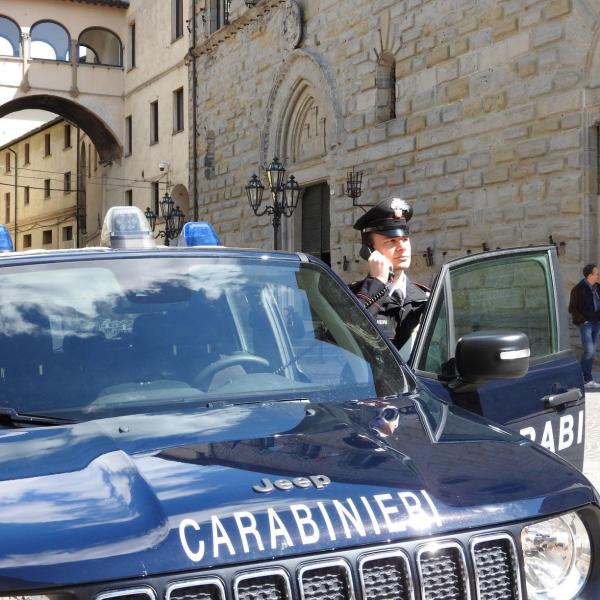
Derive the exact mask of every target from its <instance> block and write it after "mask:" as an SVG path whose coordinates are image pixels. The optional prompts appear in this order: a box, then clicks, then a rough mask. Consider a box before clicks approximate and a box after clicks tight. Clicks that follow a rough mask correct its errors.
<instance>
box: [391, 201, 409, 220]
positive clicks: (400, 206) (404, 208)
mask: <svg viewBox="0 0 600 600" xmlns="http://www.w3.org/2000/svg"><path fill="white" fill-rule="evenodd" d="M390 208H391V209H392V210H393V211H394V216H395V217H396V219H402V218H403V217H404V213H405V212H409V211H410V206H409V205H408V202H406V201H405V200H402V198H394V199H393V200H392V202H391V204H390Z"/></svg>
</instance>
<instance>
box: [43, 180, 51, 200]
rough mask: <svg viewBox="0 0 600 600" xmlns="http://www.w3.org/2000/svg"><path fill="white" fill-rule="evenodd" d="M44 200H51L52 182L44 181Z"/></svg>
mask: <svg viewBox="0 0 600 600" xmlns="http://www.w3.org/2000/svg"><path fill="white" fill-rule="evenodd" d="M44 198H46V199H48V198H50V180H49V179H44Z"/></svg>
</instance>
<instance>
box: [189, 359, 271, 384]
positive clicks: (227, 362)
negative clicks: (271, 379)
mask: <svg viewBox="0 0 600 600" xmlns="http://www.w3.org/2000/svg"><path fill="white" fill-rule="evenodd" d="M244 364H245V365H248V366H253V367H268V366H269V361H268V360H267V359H266V358H263V357H262V356H256V354H250V353H249V352H238V353H236V354H232V355H231V356H224V357H223V358H219V359H218V360H215V362H213V363H210V365H207V366H206V367H204V369H202V370H201V371H200V373H198V374H197V375H196V376H195V377H194V379H193V380H192V385H193V386H194V387H199V388H202V389H204V387H205V385H207V384H208V382H209V381H210V380H211V379H212V377H213V376H214V375H215V374H216V373H218V372H219V371H222V370H223V369H227V368H228V367H232V366H234V365H244Z"/></svg>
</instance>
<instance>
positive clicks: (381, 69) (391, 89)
mask: <svg viewBox="0 0 600 600" xmlns="http://www.w3.org/2000/svg"><path fill="white" fill-rule="evenodd" d="M375 87H376V88H377V90H376V95H375V98H376V103H377V106H376V107H375V110H376V116H377V121H378V122H379V123H383V122H384V121H389V120H390V119H395V118H396V60H395V58H394V57H393V56H392V55H391V54H389V53H387V52H384V53H383V54H382V55H381V56H380V57H379V61H378V62H377V71H376V73H375Z"/></svg>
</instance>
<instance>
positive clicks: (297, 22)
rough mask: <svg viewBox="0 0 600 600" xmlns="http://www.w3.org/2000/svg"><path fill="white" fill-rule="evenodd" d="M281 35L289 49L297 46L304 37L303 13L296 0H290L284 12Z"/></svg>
mask: <svg viewBox="0 0 600 600" xmlns="http://www.w3.org/2000/svg"><path fill="white" fill-rule="evenodd" d="M281 35H282V37H283V42H284V44H285V47H286V48H287V49H288V50H293V49H294V48H297V47H298V45H299V44H300V40H301V39H302V13H301V12H300V6H299V5H298V4H297V2H295V0H289V2H288V3H287V4H286V6H285V9H284V12H283V20H282V29H281Z"/></svg>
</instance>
